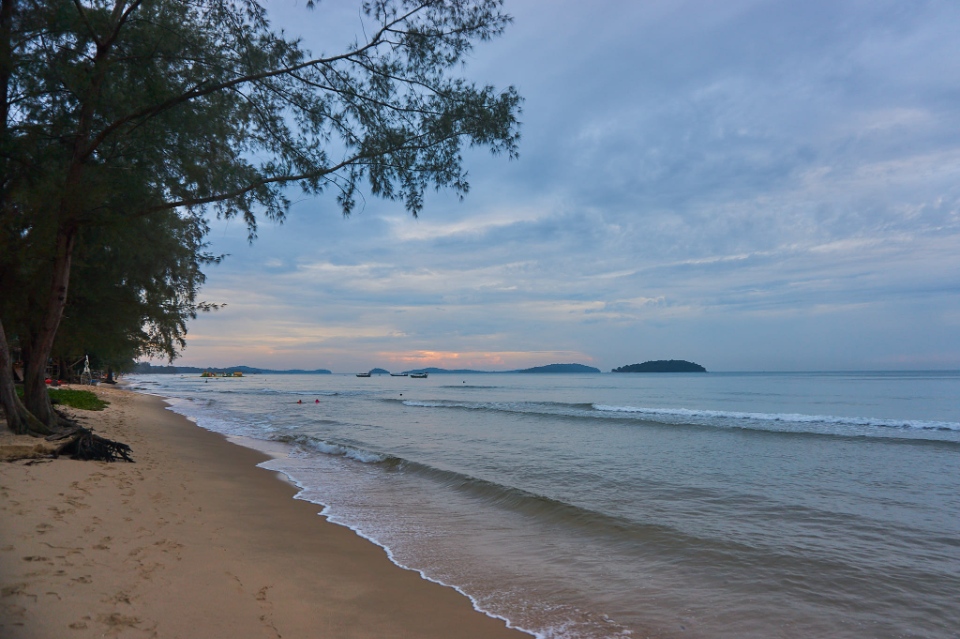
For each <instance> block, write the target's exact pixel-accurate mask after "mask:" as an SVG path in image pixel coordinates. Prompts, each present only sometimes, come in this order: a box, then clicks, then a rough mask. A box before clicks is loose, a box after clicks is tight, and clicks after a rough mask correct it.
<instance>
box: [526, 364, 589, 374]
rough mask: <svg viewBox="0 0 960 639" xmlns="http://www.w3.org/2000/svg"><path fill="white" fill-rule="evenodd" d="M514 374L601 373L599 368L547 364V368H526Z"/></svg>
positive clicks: (581, 365) (580, 365)
mask: <svg viewBox="0 0 960 639" xmlns="http://www.w3.org/2000/svg"><path fill="white" fill-rule="evenodd" d="M513 372H514V373H599V372H600V369H599V368H594V367H593V366H584V365H583V364H547V365H546V366H534V367H533V368H524V369H523V370H519V371H513Z"/></svg>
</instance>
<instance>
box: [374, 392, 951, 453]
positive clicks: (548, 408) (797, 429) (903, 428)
mask: <svg viewBox="0 0 960 639" xmlns="http://www.w3.org/2000/svg"><path fill="white" fill-rule="evenodd" d="M387 401H400V402H402V403H403V404H404V405H405V406H410V407H414V408H437V409H454V410H471V411H497V412H506V413H517V414H524V415H542V416H544V417H549V418H553V419H588V420H589V419H593V420H602V419H609V420H615V421H620V422H623V421H634V422H637V423H642V424H662V425H668V426H674V427H683V426H688V427H700V428H725V429H731V428H735V429H740V430H753V431H764V432H772V433H784V434H791V435H817V436H841V437H850V436H860V437H873V438H884V437H887V438H892V439H897V440H905V439H912V440H918V441H919V440H932V441H946V442H954V443H957V442H956V440H957V436H958V435H960V423H958V422H947V421H931V420H919V419H889V418H874V417H856V416H854V417H849V416H837V415H805V414H800V413H750V412H742V411H719V410H700V409H689V408H661V407H645V406H612V405H607V404H590V403H562V402H471V401H456V400H439V399H438V400H395V399H390V400H387Z"/></svg>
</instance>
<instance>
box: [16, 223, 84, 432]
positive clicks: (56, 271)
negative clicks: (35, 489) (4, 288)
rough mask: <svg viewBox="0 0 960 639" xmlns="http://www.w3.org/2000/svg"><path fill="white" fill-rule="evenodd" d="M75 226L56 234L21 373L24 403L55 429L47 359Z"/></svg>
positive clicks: (62, 298) (59, 311) (64, 288)
mask: <svg viewBox="0 0 960 639" xmlns="http://www.w3.org/2000/svg"><path fill="white" fill-rule="evenodd" d="M76 239H77V231H76V230H75V229H61V230H60V231H59V232H58V233H57V253H56V257H55V259H54V262H53V280H52V281H51V283H50V296H49V297H48V298H47V306H46V308H45V309H44V312H43V319H42V321H41V323H40V329H39V330H38V331H37V333H36V336H35V338H34V340H33V343H32V345H31V347H30V349H29V352H28V355H27V358H26V370H25V371H24V376H23V400H24V404H25V405H26V407H27V410H29V411H30V412H31V413H33V415H34V416H35V417H36V418H37V419H39V420H40V421H41V422H43V423H44V424H46V425H47V426H49V427H50V428H56V426H57V422H58V418H57V414H56V413H55V412H54V410H53V405H52V404H51V403H50V395H49V394H48V393H47V385H46V383H45V381H44V380H45V378H46V370H47V361H48V360H49V359H50V353H51V352H52V351H53V342H54V339H55V338H56V337H57V328H59V326H60V319H61V318H62V317H63V309H64V307H65V306H66V305H67V286H68V285H69V283H70V263H71V261H72V258H73V247H74V245H75V244H76Z"/></svg>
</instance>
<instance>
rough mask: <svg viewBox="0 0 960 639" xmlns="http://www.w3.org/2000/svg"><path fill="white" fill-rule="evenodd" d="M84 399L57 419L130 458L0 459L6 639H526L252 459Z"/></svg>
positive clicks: (154, 413) (0, 617) (149, 404)
mask: <svg viewBox="0 0 960 639" xmlns="http://www.w3.org/2000/svg"><path fill="white" fill-rule="evenodd" d="M96 393H97V394H98V395H100V396H101V397H103V398H104V399H106V400H108V401H109V402H110V406H109V407H108V408H107V409H106V410H105V411H103V412H84V411H73V412H72V414H73V415H75V416H77V418H78V419H79V420H80V421H81V423H84V424H85V425H87V426H88V427H92V428H94V429H95V431H96V432H97V433H98V434H100V435H102V436H104V437H107V438H110V439H116V440H120V441H123V442H126V443H127V444H129V445H130V446H131V447H132V449H133V457H134V459H135V460H136V463H135V464H128V463H124V462H117V463H109V464H108V463H102V462H79V461H73V460H69V459H58V460H21V461H14V462H0V511H2V514H0V636H2V637H4V638H5V639H18V638H50V637H77V638H83V637H104V636H106V637H161V638H165V637H184V638H188V637H205V638H218V637H223V638H227V637H230V638H244V637H257V638H260V637H268V638H269V637H284V638H297V637H337V638H339V637H344V638H349V637H357V638H361V637H411V638H414V637H416V638H421V639H423V638H427V639H428V638H432V637H436V638H451V637H457V638H470V637H477V638H479V637H485V638H497V637H503V638H507V637H515V638H519V637H528V636H529V635H527V634H524V633H521V632H519V631H516V630H511V629H508V628H507V627H506V625H505V623H504V622H503V621H500V620H497V619H493V618H490V617H487V616H485V615H483V614H481V613H478V612H476V611H475V610H474V609H473V607H472V606H471V603H470V601H469V600H468V599H467V598H466V597H464V596H462V595H460V594H459V593H457V592H456V591H454V590H453V589H450V588H446V587H443V586H439V585H437V584H433V583H430V582H427V581H425V580H423V579H422V578H420V576H419V575H417V574H416V573H414V572H411V571H407V570H403V569H401V568H398V567H397V566H395V565H394V564H392V563H390V561H389V560H388V558H387V556H386V553H385V552H384V551H383V550H382V549H381V548H379V547H377V546H375V545H373V544H371V543H369V542H367V541H365V540H363V539H361V538H360V537H358V536H357V535H356V534H354V533H353V532H352V531H350V530H348V529H346V528H343V527H340V526H336V525H333V524H330V523H328V522H327V521H326V520H325V519H324V518H323V517H320V516H318V512H319V510H320V507H319V506H317V505H315V504H310V503H307V502H304V501H299V500H294V499H293V498H292V497H293V496H294V494H295V493H296V489H295V488H294V487H293V486H291V485H290V484H288V483H286V482H284V481H281V480H280V479H279V478H278V477H277V475H276V474H275V473H273V472H270V471H267V470H263V469H259V468H256V464H257V463H259V462H261V461H264V460H265V459H266V458H265V457H264V456H263V455H262V454H260V453H258V452H256V451H253V450H250V449H248V448H244V447H242V446H238V445H236V444H233V443H231V442H229V441H227V440H226V439H224V438H223V437H222V436H220V435H217V434H214V433H211V432H208V431H205V430H203V429H201V428H199V427H197V426H196V425H195V424H193V423H192V422H189V421H188V420H186V419H185V418H183V417H181V416H179V415H177V414H174V413H172V412H170V411H168V410H165V409H164V403H163V401H162V399H160V398H157V397H151V396H146V395H140V394H136V393H133V392H130V391H125V390H122V389H116V388H104V387H100V388H98V389H97V390H96ZM4 428H5V426H4ZM9 440H10V438H9V437H7V438H6V443H9Z"/></svg>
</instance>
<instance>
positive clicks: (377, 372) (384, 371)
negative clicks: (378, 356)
mask: <svg viewBox="0 0 960 639" xmlns="http://www.w3.org/2000/svg"><path fill="white" fill-rule="evenodd" d="M370 374H371V375H389V374H390V371H388V370H387V369H385V368H371V369H370Z"/></svg>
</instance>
